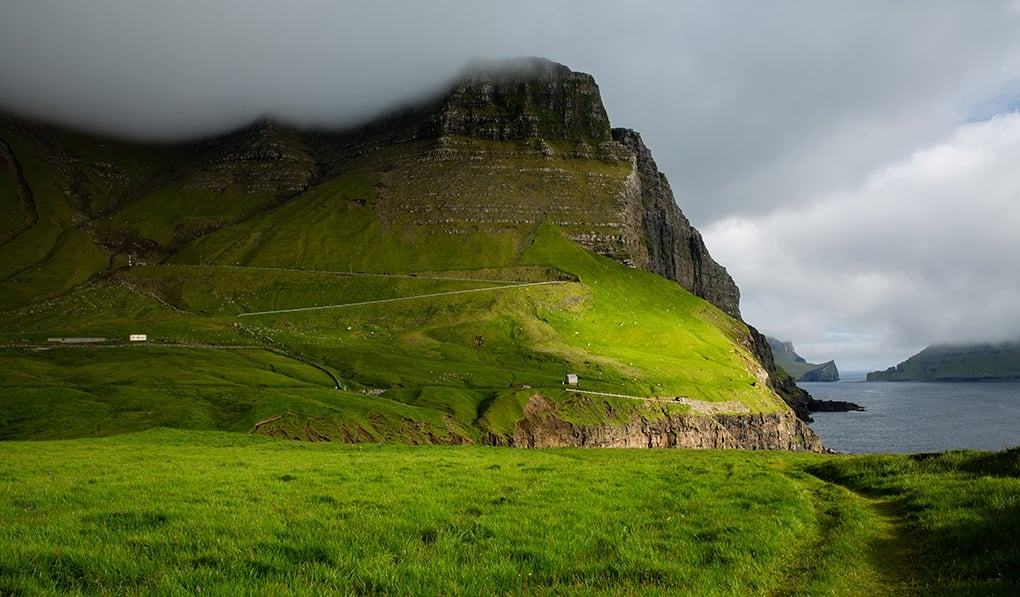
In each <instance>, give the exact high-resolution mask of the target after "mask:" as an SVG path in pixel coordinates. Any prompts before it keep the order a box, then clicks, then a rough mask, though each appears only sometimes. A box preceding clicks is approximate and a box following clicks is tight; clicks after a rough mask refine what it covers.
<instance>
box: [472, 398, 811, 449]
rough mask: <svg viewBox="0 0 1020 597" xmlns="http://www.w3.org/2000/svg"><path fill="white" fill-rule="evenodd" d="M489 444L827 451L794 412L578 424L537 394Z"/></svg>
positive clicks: (669, 416)
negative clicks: (508, 429) (506, 434)
mask: <svg viewBox="0 0 1020 597" xmlns="http://www.w3.org/2000/svg"><path fill="white" fill-rule="evenodd" d="M486 443H488V444H492V445H506V446H514V447H521V448H693V449H703V448H712V449H721V448H726V449H744V450H788V451H801V452H805V451H806V452H824V451H825V448H824V447H823V446H822V442H821V440H820V439H818V436H816V435H815V433H814V432H813V431H812V430H811V429H810V428H809V427H808V426H807V425H805V424H804V423H803V422H802V421H801V420H800V419H798V418H797V416H796V415H795V414H794V413H793V412H792V411H786V412H778V413H758V414H715V415H705V414H682V415H678V414H671V413H668V412H665V411H663V413H662V415H661V416H657V417H656V418H646V417H642V416H639V415H634V416H633V418H632V419H631V420H630V421H628V422H626V423H622V424H615V423H599V424H576V423H572V422H570V421H567V420H565V419H564V418H562V417H560V416H559V415H558V414H557V408H556V406H555V405H553V404H552V403H551V402H550V401H549V400H547V399H546V398H544V397H543V396H541V395H537V394H536V395H535V396H532V398H531V399H530V400H529V402H528V406H527V407H526V408H525V417H524V418H523V419H521V420H519V421H518V422H517V424H516V426H515V428H514V431H513V434H512V435H511V436H510V437H497V436H493V435H490V436H489V437H488V438H487V441H486Z"/></svg>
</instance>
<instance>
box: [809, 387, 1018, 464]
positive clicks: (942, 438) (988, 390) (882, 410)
mask: <svg viewBox="0 0 1020 597" xmlns="http://www.w3.org/2000/svg"><path fill="white" fill-rule="evenodd" d="M840 376H841V377H845V379H844V380H842V381H838V382H828V383H822V382H811V383H799V384H798V385H799V386H800V387H802V388H804V389H805V390H807V391H808V392H810V393H811V395H812V396H814V397H815V398H817V399H819V400H846V401H849V402H856V403H857V404H860V405H861V406H863V407H864V408H865V409H866V410H864V411H863V412H845V413H812V414H811V417H812V418H814V420H815V422H814V423H811V424H810V425H811V428H812V429H813V430H814V431H815V433H817V434H818V436H819V437H820V438H822V443H824V444H825V446H826V447H827V448H830V449H833V450H836V451H837V452H846V453H850V454H870V453H881V452H885V453H895V454H912V453H917V452H943V451H945V450H954V449H960V448H967V449H973V450H1002V449H1005V448H1009V447H1013V446H1018V445H1020V382H1015V381H1009V382H973V383H971V382H959V383H930V382H870V383H869V382H866V381H864V374H862V373H856V374H854V373H851V374H843V373H841V374H840Z"/></svg>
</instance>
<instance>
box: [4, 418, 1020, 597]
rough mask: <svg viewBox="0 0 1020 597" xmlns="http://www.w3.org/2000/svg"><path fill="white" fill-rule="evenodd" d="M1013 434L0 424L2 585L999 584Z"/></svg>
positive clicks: (1011, 560) (938, 589)
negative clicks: (972, 442) (758, 446)
mask: <svg viewBox="0 0 1020 597" xmlns="http://www.w3.org/2000/svg"><path fill="white" fill-rule="evenodd" d="M1018 473H1020V451H1017V450H1013V451H1010V452H1004V453H1000V454H985V453H968V452H960V453H949V454H946V455H937V456H928V457H910V456H857V457H839V456H825V455H811V454H785V453H762V452H743V451H645V450H566V449H562V450H537V451H521V450H512V449H501V448H477V447H447V448H444V447H436V446H429V447H417V448H416V447H401V446H393V445H359V446H344V445H330V444H309V443H304V442H284V441H278V440H270V439H266V438H260V437H258V436H246V435H243V434H230V433H212V432H188V431H179V430H168V429H156V430H152V431H148V432H144V433H138V434H127V435H119V436H116V437H110V438H104V439H87V440H70V441H44V442H4V443H0V514H2V516H3V520H4V524H3V526H2V530H0V592H2V593H4V594H36V593H47V594H124V593H149V594H151V593H158V594H195V593H201V594H212V595H244V594H247V595H256V594H266V593H273V594H297V595H302V594H308V595H311V594H323V593H334V594H394V595H397V594H414V595H424V594H430V595H432V594H473V595H477V594H487V595H488V594H576V595H582V594H605V595H631V594H689V595H819V594H825V595H931V594H946V595H964V594H982V595H1010V594H1015V591H1016V590H1017V589H1018V588H1020V584H1018V583H1020V575H1018V572H1017V571H1018V570H1020V567H1018V566H1017V564H1018V563H1020V562H1018V553H1017V543H1016V537H1017V536H1018V534H1017V532H1018V531H1020V527H1018V525H1020V511H1018V509H1017V499H1018V495H1020V474H1018Z"/></svg>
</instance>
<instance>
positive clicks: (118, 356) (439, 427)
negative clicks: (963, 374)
mask: <svg viewBox="0 0 1020 597" xmlns="http://www.w3.org/2000/svg"><path fill="white" fill-rule="evenodd" d="M0 205H2V217H0V254H2V256H3V259H2V260H0V340H2V342H3V350H2V351H0V360H2V361H3V363H2V366H0V371H2V373H0V386H2V388H3V391H2V392H0V394H2V398H0V403H2V405H3V409H2V413H3V414H0V438H44V437H53V438H56V437H78V436H93V435H108V434H113V433H120V432H125V431H133V430H139V429H146V428H150V427H156V426H170V427H181V428H191V429H221V430H231V431H248V432H253V433H264V434H269V435H274V436H279V437H289V438H300V439H308V440H331V441H348V442H354V441H396V442H404V443H465V442H469V443H490V444H504V445H524V446H545V445H583V446H595V445H631V446H704V447H767V448H786V449H803V448H811V449H818V448H819V447H820V444H819V443H818V441H817V438H815V437H814V435H813V434H812V433H811V431H810V430H809V429H807V428H806V427H805V426H804V425H802V424H801V422H800V421H799V420H797V419H796V417H794V415H793V411H792V410H791V408H790V406H794V407H795V408H797V409H798V412H803V408H802V407H801V406H798V405H800V404H801V403H802V402H803V401H804V400H805V397H806V394H804V393H803V392H800V391H798V390H797V389H796V387H795V386H794V385H793V383H792V381H791V380H790V379H789V378H788V377H786V376H784V375H783V374H781V373H780V372H778V371H777V370H776V369H775V367H774V365H773V364H772V359H771V353H770V351H769V349H768V345H767V343H766V342H765V340H764V338H763V337H762V336H761V335H760V334H758V333H757V332H756V331H755V330H754V329H753V328H750V327H749V326H747V325H746V324H745V323H744V322H742V321H741V319H740V314H739V307H738V303H739V292H738V290H737V287H736V285H735V284H734V283H733V281H732V279H730V277H729V275H728V274H727V273H726V271H725V269H724V268H722V267H721V266H720V265H718V264H717V263H715V261H713V260H712V259H711V257H710V256H709V254H708V251H707V249H706V248H705V245H704V243H703V242H702V240H701V236H700V234H699V233H698V232H697V230H695V229H694V228H693V227H692V226H691V225H690V223H689V222H688V221H687V219H686V218H685V217H684V216H683V214H682V213H681V211H680V209H679V208H678V207H677V206H676V203H675V202H674V200H673V196H672V192H671V191H670V189H669V185H668V183H667V181H666V179H665V177H664V176H663V175H662V174H661V173H660V172H659V171H658V169H657V167H656V165H655V162H654V160H653V159H652V157H651V153H650V151H649V150H648V149H647V148H646V147H645V145H644V144H643V142H642V141H641V138H640V136H639V135H638V134H637V133H635V132H633V131H629V130H625V129H613V128H611V127H610V123H609V119H608V117H607V115H606V112H605V109H604V107H603V105H602V101H601V98H600V95H599V90H598V87H597V85H596V84H595V82H594V80H593V79H592V77H591V76H590V75H586V74H583V73H576V72H573V71H570V70H569V69H567V68H566V67H564V66H562V65H557V64H554V63H551V62H548V61H544V60H539V59H534V60H525V61H513V62H502V63H496V64H490V65H481V66H477V67H475V68H473V69H471V70H469V71H467V72H466V73H465V75H464V77H463V79H462V81H461V82H460V83H459V84H457V85H455V86H454V87H452V88H451V89H450V90H449V91H448V92H447V93H445V94H442V95H441V96H439V97H437V98H434V99H433V100H432V101H430V102H427V103H425V104H424V105H422V106H418V107H415V108H410V109H407V110H405V111H403V112H400V113H397V114H393V115H390V116H388V117H386V118H383V119H380V120H378V121H376V122H373V123H370V124H368V125H366V126H363V127H360V128H358V129H355V130H349V131H342V132H332V131H303V130H297V129H294V128H292V127H289V126H286V125H284V124H281V123H278V122H273V121H270V120H265V121H260V122H258V123H256V124H254V125H252V126H250V127H248V128H245V129H243V130H239V131H236V132H234V133H232V134H228V135H224V136H220V137H217V138H212V139H206V140H202V141H198V142H194V143H187V144H167V145H141V144H137V143H131V142H125V141H120V140H115V139H105V138H97V137H94V136H90V135H84V134H79V133H74V132H70V131H66V130H59V129H55V128H52V127H48V126H44V125H39V124H34V123H28V122H24V121H22V120H18V119H16V118H13V117H5V118H2V119H0ZM133 335H135V337H136V338H139V337H142V336H144V340H143V341H131V340H129V337H131V336H133ZM575 379H576V381H577V383H576V384H575V383H573V382H574V381H575ZM568 381H569V382H571V383H566V382H568Z"/></svg>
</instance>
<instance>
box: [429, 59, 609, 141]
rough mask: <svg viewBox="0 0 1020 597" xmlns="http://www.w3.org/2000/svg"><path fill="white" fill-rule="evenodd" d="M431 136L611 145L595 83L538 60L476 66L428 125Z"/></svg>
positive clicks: (606, 120)
mask: <svg viewBox="0 0 1020 597" xmlns="http://www.w3.org/2000/svg"><path fill="white" fill-rule="evenodd" d="M429 123H430V126H429V133H431V135H432V136H442V135H464V136H467V137H475V138H478V139H488V140H491V141H517V140H521V139H535V138H538V139H571V140H581V139H584V140H588V141H593V142H600V141H608V140H609V139H610V130H609V116H608V115H607V114H606V109H605V107H604V106H603V104H602V97H601V94H600V93H599V87H598V85H597V84H596V83H595V79H594V77H592V76H591V75H589V74H587V73H580V72H575V71H572V70H570V69H569V68H567V67H566V66H563V65H562V64H557V63H555V62H551V61H549V60H545V59H542V58H522V59H514V60H500V61H495V62H485V63H478V64H476V65H474V66H472V67H471V68H469V69H468V70H467V71H466V72H465V73H464V76H463V78H462V80H461V82H460V83H459V84H457V85H456V86H455V87H454V88H453V90H451V91H450V92H449V93H448V94H447V95H446V96H445V97H444V98H443V100H442V101H441V102H440V105H439V108H438V109H437V110H436V111H435V112H434V113H433V115H432V116H431V118H430V119H429Z"/></svg>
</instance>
